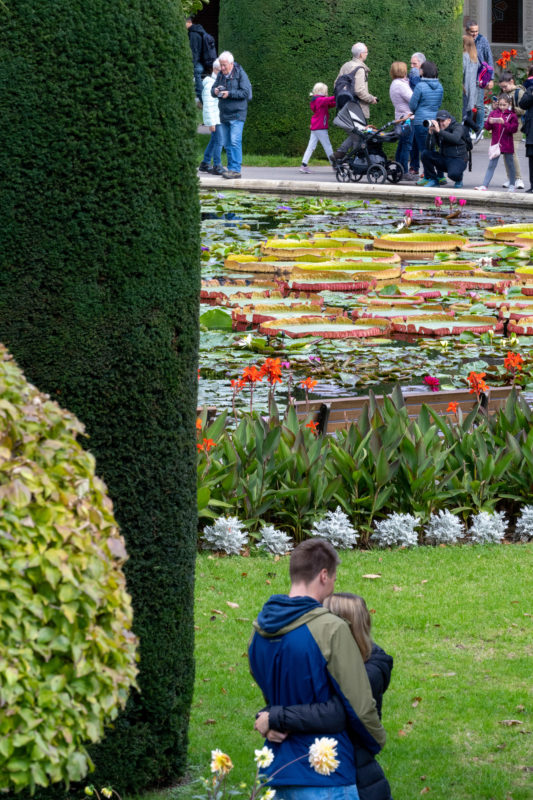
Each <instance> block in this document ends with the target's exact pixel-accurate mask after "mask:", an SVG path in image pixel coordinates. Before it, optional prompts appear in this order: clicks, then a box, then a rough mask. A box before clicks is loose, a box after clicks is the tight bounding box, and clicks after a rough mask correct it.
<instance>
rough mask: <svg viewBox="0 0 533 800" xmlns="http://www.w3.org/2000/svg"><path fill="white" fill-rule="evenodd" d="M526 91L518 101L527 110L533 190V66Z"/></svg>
mask: <svg viewBox="0 0 533 800" xmlns="http://www.w3.org/2000/svg"><path fill="white" fill-rule="evenodd" d="M524 89H525V92H524V94H523V95H522V97H521V98H520V100H519V101H518V105H519V106H520V108H523V109H524V111H525V112H526V113H525V115H524V123H523V131H524V133H525V136H526V156H527V159H528V161H529V189H526V192H527V193H528V194H531V192H533V67H530V68H529V72H528V74H527V80H526V81H524Z"/></svg>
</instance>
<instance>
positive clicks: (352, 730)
mask: <svg viewBox="0 0 533 800" xmlns="http://www.w3.org/2000/svg"><path fill="white" fill-rule="evenodd" d="M338 564H339V557H338V555H337V552H336V550H335V548H334V547H333V546H332V545H331V544H330V543H329V542H326V541H325V540H323V539H320V538H313V539H308V540H306V541H304V542H302V543H301V544H300V545H298V547H296V548H295V549H294V550H293V552H292V554H291V559H290V568H289V569H290V579H291V587H290V591H289V594H288V595H273V596H272V597H271V598H270V599H269V600H268V601H267V602H266V603H265V605H264V606H263V609H262V611H261V612H260V614H259V616H258V617H257V620H256V621H255V622H254V629H255V631H254V633H253V635H252V639H251V641H250V645H249V648H248V658H249V662H250V671H251V673H252V676H253V678H254V680H255V681H256V683H257V684H258V686H259V688H260V689H261V691H262V692H263V695H264V698H265V701H266V703H267V705H269V706H270V705H294V704H302V703H325V702H327V701H328V700H329V699H330V698H331V697H332V696H333V695H334V694H336V695H338V696H339V698H340V699H341V701H342V704H343V707H344V710H345V713H346V716H347V726H346V729H345V730H343V731H341V732H340V733H337V734H336V735H335V738H336V740H337V747H338V761H339V766H338V767H337V769H336V770H335V772H334V773H333V774H331V775H321V774H318V773H317V772H315V771H314V770H313V769H312V768H311V766H310V764H309V760H308V758H307V754H308V750H309V746H310V745H311V744H312V742H313V740H314V738H315V737H314V735H313V734H309V733H307V734H305V733H299V734H294V735H291V736H288V737H286V736H285V738H283V736H284V735H283V734H282V735H281V737H280V739H281V740H280V741H279V742H278V743H274V744H272V749H273V751H274V760H273V762H272V764H271V765H270V766H269V767H267V768H266V769H265V774H266V777H267V781H268V778H269V776H271V775H272V783H271V784H269V785H272V787H273V788H277V787H281V791H280V792H279V794H280V796H281V797H283V799H284V800H325V798H328V800H358V792H357V787H356V785H355V780H356V768H355V761H354V750H353V744H352V741H351V738H350V737H353V738H355V739H359V741H361V743H362V744H363V745H364V746H365V747H367V749H368V750H369V751H370V752H371V753H372V754H376V753H378V752H379V750H380V749H381V746H382V745H383V744H384V743H385V738H386V734H385V731H384V729H383V726H382V725H381V722H380V720H379V716H378V712H377V709H376V703H375V701H374V699H373V697H372V692H371V688H370V683H369V680H368V676H367V673H366V669H365V665H364V662H363V658H362V656H361V652H360V651H359V648H358V647H357V645H356V643H355V640H354V638H353V636H352V634H351V632H350V628H349V627H348V625H347V623H346V622H345V621H344V620H341V619H340V618H339V617H336V616H335V615H334V614H331V612H329V611H328V610H327V609H326V608H324V607H323V605H322V603H323V601H324V600H325V599H326V598H327V597H329V596H330V595H331V594H332V592H333V589H334V587H335V580H336V576H337V566H338ZM274 773H275V775H274Z"/></svg>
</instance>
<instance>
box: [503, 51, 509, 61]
mask: <svg viewBox="0 0 533 800" xmlns="http://www.w3.org/2000/svg"><path fill="white" fill-rule="evenodd" d="M502 58H503V59H504V61H509V59H510V58H511V53H510V52H509V50H504V51H503V52H502Z"/></svg>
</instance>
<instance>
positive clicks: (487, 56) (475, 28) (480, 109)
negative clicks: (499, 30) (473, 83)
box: [465, 20, 494, 141]
mask: <svg viewBox="0 0 533 800" xmlns="http://www.w3.org/2000/svg"><path fill="white" fill-rule="evenodd" d="M465 30H466V33H467V34H468V36H471V37H472V38H473V40H474V43H475V45H476V50H477V58H478V72H479V70H480V68H481V66H482V64H483V62H485V63H486V64H488V65H489V67H492V68H493V69H494V59H493V57H492V50H491V49H490V44H489V40H488V39H487V37H486V36H483V35H482V34H481V33H480V32H479V25H478V24H477V22H474V21H473V20H470V21H469V22H467V24H466V28H465ZM493 86H494V81H489V83H488V84H487V85H486V86H485V87H484V86H480V85H479V81H478V89H477V103H476V108H477V113H476V125H477V126H478V127H479V130H480V131H481V132H482V131H483V126H484V124H485V89H492V87H493ZM480 138H481V137H480ZM477 141H479V139H478V140H477Z"/></svg>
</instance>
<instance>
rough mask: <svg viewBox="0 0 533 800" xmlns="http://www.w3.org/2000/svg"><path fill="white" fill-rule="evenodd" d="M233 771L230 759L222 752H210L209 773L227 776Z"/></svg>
mask: <svg viewBox="0 0 533 800" xmlns="http://www.w3.org/2000/svg"><path fill="white" fill-rule="evenodd" d="M232 769H233V763H232V761H231V758H230V757H229V756H228V755H226V753H223V752H222V750H211V772H217V773H218V774H219V775H227V774H228V772H229V771H230V770H232Z"/></svg>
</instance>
